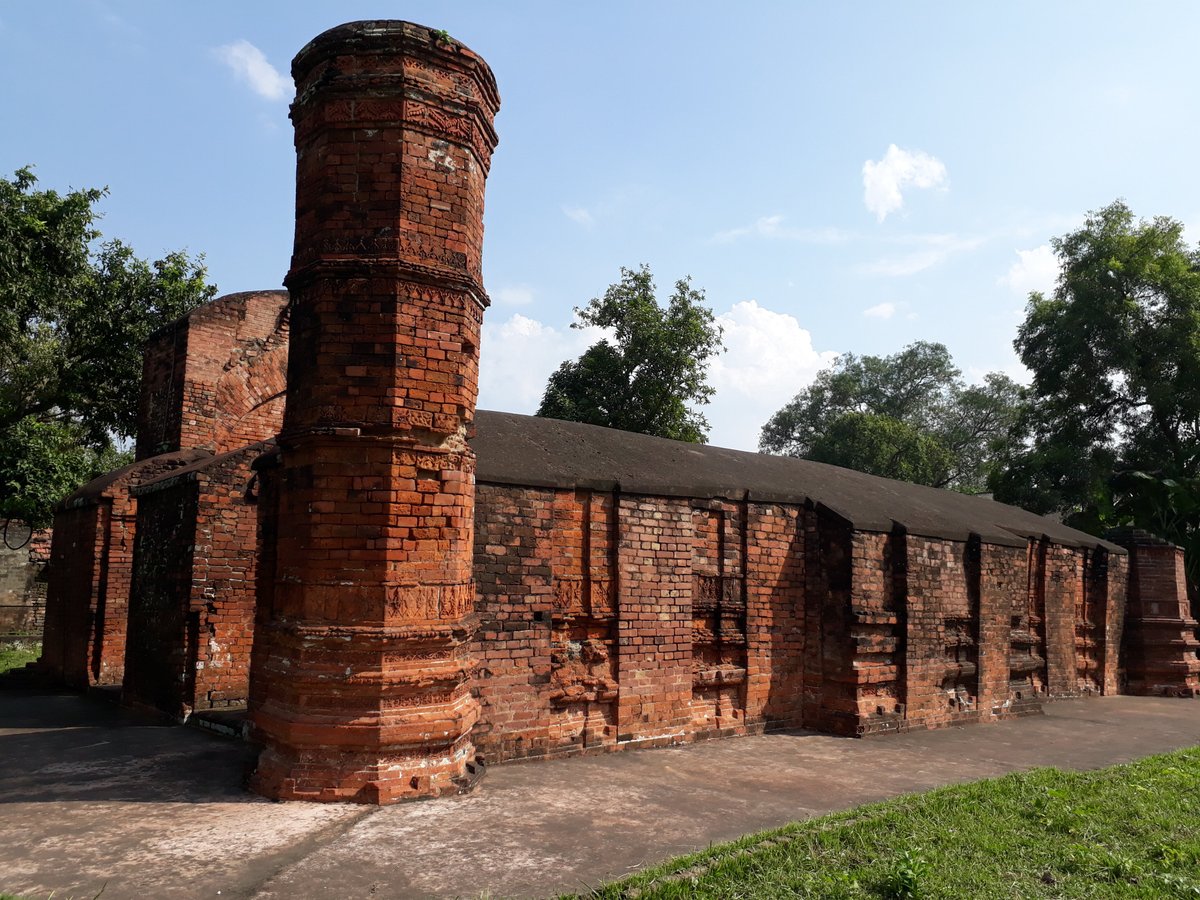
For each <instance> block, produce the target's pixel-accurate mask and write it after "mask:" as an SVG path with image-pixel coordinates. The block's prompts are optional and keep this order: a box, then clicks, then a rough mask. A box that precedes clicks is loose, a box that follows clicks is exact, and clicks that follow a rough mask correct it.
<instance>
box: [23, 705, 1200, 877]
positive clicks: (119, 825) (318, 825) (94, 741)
mask: <svg viewBox="0 0 1200 900" xmlns="http://www.w3.org/2000/svg"><path fill="white" fill-rule="evenodd" d="M1196 744H1200V705H1197V704H1196V703H1195V702H1194V701H1189V700H1172V699H1157V698H1133V697H1112V698H1105V699H1094V700H1071V701H1060V702H1057V703H1053V704H1049V705H1048V706H1047V714H1046V715H1045V716H1041V717H1034V718H1028V719H1022V720H1019V721H1015V722H1008V723H1004V724H1001V725H991V726H975V727H970V728H953V729H946V730H941V731H928V732H919V733H916V734H908V735H899V736H893V737H887V738H881V739H875V740H870V741H856V740H853V739H847V738H834V737H826V736H822V735H809V734H803V735H782V734H779V735H767V736H762V737H750V738H738V739H733V740H726V741H715V742H710V743H704V744H696V745H692V746H689V747H683V748H679V749H667V750H648V751H640V752H631V753H617V754H610V755H606V756H600V757H590V758H585V759H569V760H559V761H554V762H546V763H525V764H511V765H506V766H497V767H495V768H493V769H492V770H491V771H490V772H489V773H488V775H487V778H486V779H485V780H484V782H483V784H482V785H481V788H480V789H479V790H478V791H477V792H476V793H475V794H473V795H470V796H467V797H460V798H455V799H452V800H441V801H432V802H426V803H413V804H405V805H402V806H393V807H387V808H383V809H375V808H365V807H358V806H349V805H337V806H328V805H317V804H303V803H272V802H269V801H266V800H262V799H260V798H256V797H252V796H250V795H248V794H246V793H243V792H242V790H241V789H240V787H239V784H240V780H241V774H242V771H243V768H244V766H245V765H246V764H247V763H248V759H247V753H246V748H245V746H244V745H241V744H238V743H236V742H234V741H231V740H227V739H224V738H220V737H217V736H213V735H208V734H205V733H202V732H199V731H196V730H193V729H189V728H179V727H172V726H163V725H160V724H156V723H154V722H150V721H147V720H145V719H142V718H138V717H135V716H132V715H130V714H128V713H124V712H122V711H119V710H116V709H113V708H109V707H105V706H102V705H97V704H96V703H95V702H94V701H88V700H86V699H84V698H81V697H78V696H75V695H71V694H32V693H14V692H11V691H10V692H5V693H0V891H4V890H7V891H12V892H18V893H21V894H25V895H29V896H44V895H45V894H47V893H49V892H50V891H52V890H53V891H55V892H56V893H55V896H56V897H57V898H65V897H71V896H74V897H76V898H82V897H88V898H90V897H93V896H95V895H96V894H97V893H98V892H99V891H100V889H101V888H102V887H103V888H104V897H105V900H112V898H123V897H148V896H149V897H159V896H170V897H172V898H185V897H217V896H220V897H222V898H229V897H256V898H297V897H301V898H310V897H311V898H325V897H328V898H359V897H362V898H372V897H373V898H384V897H429V896H435V897H454V896H461V897H478V896H479V895H481V894H485V893H486V894H487V895H488V896H490V897H526V896H533V897H544V896H548V895H553V894H555V893H556V892H559V891H570V890H579V891H585V890H586V889H587V888H588V887H589V886H592V885H596V884H599V883H601V882H603V881H605V880H608V879H611V878H614V877H617V876H620V875H623V874H625V873H627V872H630V871H633V870H635V869H637V868H639V867H642V866H646V865H650V864H653V863H656V862H659V861H661V860H664V859H666V858H668V857H670V856H673V855H675V854H679V853H683V852H687V851H691V850H696V849H699V848H702V847H705V846H707V845H708V844H710V843H712V842H719V841H726V840H730V839H732V838H735V837H737V836H739V835H741V834H745V833H747V832H750V831H756V830H759V829H762V828H769V827H773V826H778V825H782V824H783V823H785V822H789V821H791V820H794V819H801V818H805V817H808V816H814V815H819V814H821V813H824V812H828V811H831V810H837V809H844V808H847V807H851V806H855V805H858V804H861V803H866V802H869V801H873V800H881V799H884V798H887V797H891V796H895V795H896V794H901V793H907V792H911V791H920V790H925V789H927V788H931V787H934V786H937V785H941V784H947V783H951V782H959V781H969V780H973V779H977V778H985V777H988V776H993V775H1000V774H1003V773H1005V772H1011V771H1014V770H1018V769H1026V768H1030V767H1034V766H1044V765H1055V766H1060V767H1069V768H1078V769H1086V768H1096V767H1100V766H1105V765H1110V764H1112V763H1118V762H1125V761H1128V760H1131V759H1135V758H1137V757H1140V756H1145V755H1149V754H1152V753H1159V752H1163V751H1166V750H1172V749H1176V748H1179V747H1186V746H1192V745H1196Z"/></svg>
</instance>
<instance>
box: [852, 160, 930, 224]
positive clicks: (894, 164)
mask: <svg viewBox="0 0 1200 900" xmlns="http://www.w3.org/2000/svg"><path fill="white" fill-rule="evenodd" d="M862 175H863V202H864V203H865V204H866V205H867V209H868V210H870V211H871V212H873V213H874V214H875V218H876V219H877V220H878V221H880V222H882V221H883V220H884V219H886V218H887V217H888V214H889V213H894V212H895V211H896V210H898V209H900V208H901V207H902V206H904V194H903V189H905V188H909V187H914V188H932V187H938V186H939V185H942V184H945V181H946V166H945V164H944V163H943V162H942V161H941V160H940V159H938V158H937V157H936V156H930V155H929V154H928V153H925V152H923V151H921V150H914V151H911V152H910V151H908V150H901V149H900V148H899V147H897V146H896V145H895V144H890V145H889V146H888V148H887V152H886V153H885V154H884V155H883V159H881V160H879V161H878V162H876V161H873V160H867V161H866V162H865V163H863V168H862Z"/></svg>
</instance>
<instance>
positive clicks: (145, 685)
mask: <svg viewBox="0 0 1200 900" xmlns="http://www.w3.org/2000/svg"><path fill="white" fill-rule="evenodd" d="M265 447H266V445H264V444H261V443H260V444H251V445H249V446H247V447H243V448H242V449H240V450H235V451H232V452H230V453H225V454H222V455H220V456H216V457H212V458H210V459H207V460H204V461H202V462H200V463H197V464H194V465H191V466H187V467H185V468H183V469H181V470H179V471H177V472H172V473H169V474H167V475H165V476H162V477H160V478H157V479H155V480H153V481H149V482H147V483H144V484H142V485H141V486H140V487H138V488H135V489H134V494H135V496H136V498H137V503H138V511H137V517H138V529H137V534H138V537H137V543H136V546H135V553H134V570H133V583H132V587H131V591H130V613H129V635H128V640H127V645H126V655H125V677H124V682H123V693H124V696H125V699H126V701H127V702H130V703H134V704H140V705H145V706H153V707H156V708H158V709H160V710H162V711H164V712H166V713H169V714H171V715H173V716H175V717H177V718H180V719H186V718H187V717H188V716H189V715H190V714H191V713H192V712H193V711H195V710H202V709H213V708H221V707H229V706H238V705H241V704H243V703H245V702H246V697H247V692H248V681H249V671H250V648H251V644H252V642H253V636H254V578H255V554H254V547H255V541H256V527H257V517H256V514H255V513H256V506H255V505H254V504H253V503H251V502H248V499H247V497H246V489H247V486H248V485H249V484H250V483H251V481H250V478H251V472H250V465H251V463H252V462H253V461H254V460H255V459H256V458H257V457H258V456H259V455H260V454H261V453H262V451H263V450H264V449H265Z"/></svg>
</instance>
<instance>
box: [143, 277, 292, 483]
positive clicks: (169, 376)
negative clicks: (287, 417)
mask: <svg viewBox="0 0 1200 900" xmlns="http://www.w3.org/2000/svg"><path fill="white" fill-rule="evenodd" d="M287 302H288V295H287V292H286V291H247V292H244V293H240V294H227V295H225V296H223V297H220V298H218V299H217V300H215V301H213V302H212V303H209V304H206V305H205V306H202V307H200V308H198V309H196V310H193V311H192V312H191V313H189V314H188V315H186V316H184V317H183V318H181V319H179V320H178V321H177V322H174V323H173V324H171V325H168V326H167V327H165V328H162V329H159V331H157V332H155V333H154V334H153V335H152V336H151V338H150V340H149V341H148V342H147V346H146V352H145V356H144V362H143V366H142V390H141V394H140V395H139V400H138V437H137V450H136V452H137V458H138V459H146V458H149V457H151V456H155V455H157V454H159V453H168V452H171V451H173V450H180V449H183V448H191V449H202V450H208V451H210V452H212V453H218V454H219V453H226V452H228V451H230V450H236V449H239V448H241V447H244V446H246V445H247V444H252V443H254V442H256V441H261V440H265V439H267V438H269V437H272V436H274V434H275V433H276V432H277V431H278V430H279V423H280V421H281V420H282V414H283V398H284V392H285V390H286V387H287V351H288V307H287Z"/></svg>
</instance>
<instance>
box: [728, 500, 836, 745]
mask: <svg viewBox="0 0 1200 900" xmlns="http://www.w3.org/2000/svg"><path fill="white" fill-rule="evenodd" d="M744 509H745V512H746V531H745V537H744V546H743V547H742V548H740V550H741V552H742V553H743V554H744V557H745V566H746V626H745V638H746V642H747V644H746V663H745V666H746V704H745V710H746V723H747V725H748V726H749V725H751V724H753V723H757V722H762V723H764V724H767V725H771V726H774V727H799V726H800V725H801V724H803V721H804V706H805V704H806V702H811V698H812V696H813V694H814V692H815V691H816V690H817V687H816V685H815V684H810V683H809V682H808V679H807V676H808V673H807V672H806V669H805V662H806V660H807V659H808V653H807V633H806V630H805V629H806V624H807V616H806V612H807V604H806V603H805V592H804V585H805V570H804V564H805V558H806V554H805V552H804V538H805V521H806V511H805V510H804V509H803V508H802V507H797V506H786V505H783V504H767V503H748V504H746V505H745V507H744Z"/></svg>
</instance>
